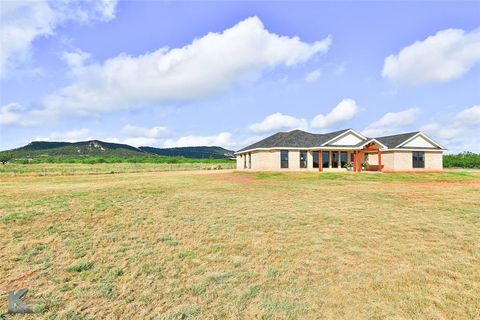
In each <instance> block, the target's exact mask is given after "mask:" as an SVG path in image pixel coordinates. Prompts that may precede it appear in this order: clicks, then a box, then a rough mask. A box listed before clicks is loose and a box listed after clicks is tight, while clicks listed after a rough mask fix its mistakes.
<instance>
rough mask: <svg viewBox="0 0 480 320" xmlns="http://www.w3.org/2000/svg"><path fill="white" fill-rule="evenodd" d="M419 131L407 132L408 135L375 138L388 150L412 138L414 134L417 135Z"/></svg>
mask: <svg viewBox="0 0 480 320" xmlns="http://www.w3.org/2000/svg"><path fill="white" fill-rule="evenodd" d="M419 132H420V131H415V132H408V133H402V134H395V135H392V136H385V137H378V138H375V139H377V140H378V141H380V142H381V143H383V144H384V145H386V146H387V147H388V148H395V147H396V146H398V145H399V144H401V143H402V142H404V141H406V140H408V139H410V138H412V137H413V136H415V135H416V134H418V133H419Z"/></svg>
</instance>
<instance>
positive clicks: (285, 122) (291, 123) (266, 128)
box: [248, 112, 308, 133]
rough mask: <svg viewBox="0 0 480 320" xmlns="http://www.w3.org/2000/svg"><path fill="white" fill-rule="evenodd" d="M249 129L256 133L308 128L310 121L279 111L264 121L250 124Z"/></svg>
mask: <svg viewBox="0 0 480 320" xmlns="http://www.w3.org/2000/svg"><path fill="white" fill-rule="evenodd" d="M248 129H249V130H250V131H252V132H255V133H265V132H271V131H276V130H291V129H302V130H308V122H307V120H305V119H298V118H295V117H292V116H287V115H284V114H282V113H280V112H277V113H273V114H271V115H269V116H267V117H266V118H265V119H263V121H262V122H259V123H254V124H252V125H250V126H249V127H248Z"/></svg>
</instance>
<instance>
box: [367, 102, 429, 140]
mask: <svg viewBox="0 0 480 320" xmlns="http://www.w3.org/2000/svg"><path fill="white" fill-rule="evenodd" d="M419 113H420V109H418V108H410V109H407V110H403V111H400V112H388V113H386V114H384V115H383V117H381V118H380V119H378V120H377V121H375V122H373V123H371V124H370V125H369V126H368V127H366V128H365V130H363V132H362V133H363V134H364V135H366V136H367V137H380V136H385V135H389V134H394V133H398V131H399V130H401V129H402V128H403V127H405V126H408V125H410V124H412V123H414V122H415V121H416V119H417V115H418V114H419Z"/></svg>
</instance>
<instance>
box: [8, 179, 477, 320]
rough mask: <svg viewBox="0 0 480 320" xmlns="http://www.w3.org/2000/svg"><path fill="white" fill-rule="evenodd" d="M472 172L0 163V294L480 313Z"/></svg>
mask: <svg viewBox="0 0 480 320" xmlns="http://www.w3.org/2000/svg"><path fill="white" fill-rule="evenodd" d="M479 182H480V174H479V173H478V172H446V173H425V174H418V173H416V174H383V175H381V174H380V175H369V174H356V175H353V174H322V175H319V174H315V173H313V174H294V173H291V174H275V173H235V172H202V173H199V172H152V173H123V174H113V175H111V174H103V175H102V174H99V175H75V176H38V177H37V176H22V177H18V176H17V177H11V176H0V189H1V194H0V248H1V250H0V261H1V263H0V291H1V292H0V294H1V295H2V296H3V297H5V293H6V292H7V291H9V290H13V289H18V288H22V287H28V288H29V289H30V292H29V293H28V295H27V297H26V299H25V301H26V302H27V303H28V304H30V305H32V306H34V308H35V311H36V312H37V313H36V314H35V315H32V316H27V317H22V319H39V318H40V319H47V318H49V319H93V318H98V319H118V318H122V319H133V318H139V319H252V318H258V319H384V318H389V319H478V318H480V241H479V239H480V210H479V207H480V188H479ZM1 312H2V311H0V313H1ZM13 318H14V317H12V319H13Z"/></svg>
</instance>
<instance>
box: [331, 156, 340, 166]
mask: <svg viewBox="0 0 480 320" xmlns="http://www.w3.org/2000/svg"><path fill="white" fill-rule="evenodd" d="M338 160H339V159H338V152H332V168H338Z"/></svg>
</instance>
